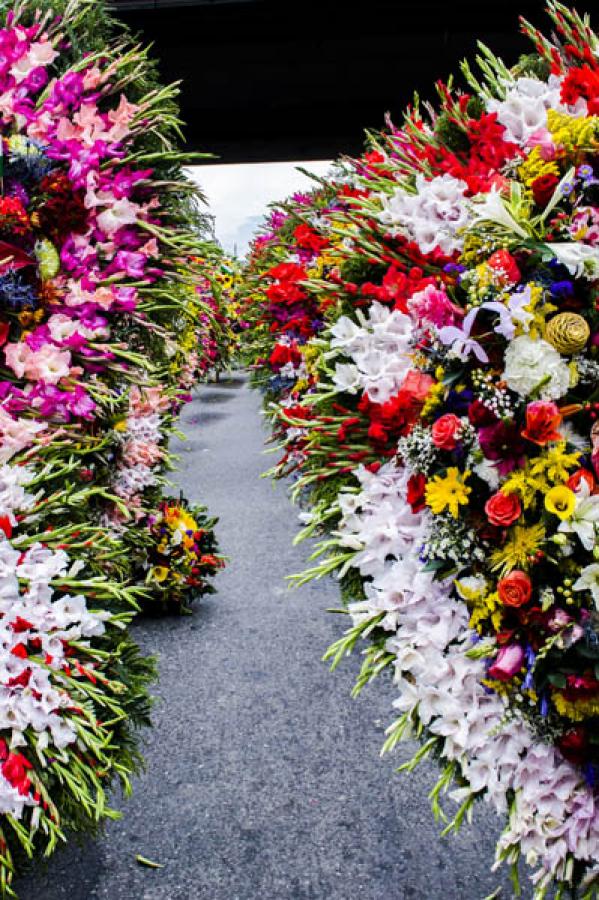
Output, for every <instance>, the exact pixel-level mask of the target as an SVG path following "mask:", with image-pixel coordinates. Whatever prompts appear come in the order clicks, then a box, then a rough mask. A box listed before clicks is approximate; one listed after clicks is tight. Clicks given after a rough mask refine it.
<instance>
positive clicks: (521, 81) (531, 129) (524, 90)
mask: <svg viewBox="0 0 599 900" xmlns="http://www.w3.org/2000/svg"><path fill="white" fill-rule="evenodd" d="M560 90H561V81H560V79H559V78H558V77H557V76H556V75H550V77H549V80H548V81H546V82H545V81H539V80H537V79H536V78H517V79H516V80H515V81H513V82H511V83H510V84H508V85H507V90H506V94H505V98H504V99H503V100H497V99H495V98H494V97H493V98H491V99H489V100H487V110H488V111H489V112H491V113H493V112H494V113H497V121H498V122H500V123H501V125H503V126H504V128H505V135H504V137H505V139H506V141H511V142H512V143H514V144H518V145H519V146H520V147H524V146H526V145H527V144H528V143H529V141H530V139H531V138H532V137H533V136H534V137H537V136H538V137H542V135H543V132H545V131H546V130H547V110H548V109H555V110H557V111H559V112H568V113H569V114H570V115H573V114H574V115H576V114H579V115H585V112H586V103H585V102H584V101H583V102H582V104H580V103H579V104H578V105H577V107H576V108H571V107H568V106H565V105H564V104H563V103H562V102H561V99H560Z"/></svg>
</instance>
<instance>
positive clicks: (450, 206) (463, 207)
mask: <svg viewBox="0 0 599 900" xmlns="http://www.w3.org/2000/svg"><path fill="white" fill-rule="evenodd" d="M467 189H468V185H467V184H466V182H465V181H462V179H461V178H454V177H453V175H439V176H438V177H437V178H432V179H431V180H430V181H427V180H426V179H425V178H424V176H422V175H418V176H417V178H416V193H415V194H409V193H408V192H407V191H405V190H403V189H402V188H398V189H397V190H396V191H395V193H394V194H393V195H392V196H391V197H388V196H385V197H384V198H383V210H382V212H381V214H380V219H381V222H384V223H385V224H386V225H390V226H391V229H390V230H391V231H392V232H393V233H395V234H406V235H407V236H408V237H410V238H411V239H412V240H414V241H416V243H417V244H418V247H419V248H420V250H421V251H422V253H431V252H432V251H433V250H435V248H437V247H438V248H439V249H440V250H441V251H442V252H443V253H445V254H446V255H448V256H450V255H451V254H452V253H454V252H455V251H456V250H461V249H462V247H463V240H462V237H461V235H460V231H461V230H462V229H463V228H465V226H466V225H467V224H468V222H469V218H470V213H469V208H468V203H467V202H466V199H465V196H464V195H465V193H466V191H467Z"/></svg>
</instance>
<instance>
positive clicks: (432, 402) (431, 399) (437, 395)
mask: <svg viewBox="0 0 599 900" xmlns="http://www.w3.org/2000/svg"><path fill="white" fill-rule="evenodd" d="M445 390H446V388H445V385H444V384H442V383H439V384H433V385H432V386H431V387H430V388H429V392H428V394H427V395H426V399H425V401H424V406H423V407H422V410H421V412H420V416H421V418H423V419H426V418H427V416H428V415H430V413H432V412H433V410H435V409H436V408H437V407H438V406H439V404H440V403H442V402H443V398H444V396H445Z"/></svg>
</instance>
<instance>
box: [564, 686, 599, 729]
mask: <svg viewBox="0 0 599 900" xmlns="http://www.w3.org/2000/svg"><path fill="white" fill-rule="evenodd" d="M552 699H553V703H554V705H555V708H556V709H557V711H558V713H559V714H560V715H561V716H565V717H566V718H567V719H571V720H572V721H573V722H582V721H583V720H584V719H588V718H589V717H591V716H599V698H598V697H590V698H588V699H586V700H583V699H581V700H566V698H565V697H564V696H563V694H560V693H557V692H556V693H555V694H553V698H552Z"/></svg>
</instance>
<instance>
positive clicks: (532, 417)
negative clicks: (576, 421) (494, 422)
mask: <svg viewBox="0 0 599 900" xmlns="http://www.w3.org/2000/svg"><path fill="white" fill-rule="evenodd" d="M561 424H562V417H561V415H560V411H559V409H558V408H557V406H556V405H555V403H551V402H550V401H548V400H535V401H534V403H529V404H528V406H527V407H526V428H524V429H522V432H521V434H522V437H525V438H526V440H527V441H532V442H533V444H538V445H539V446H540V447H543V446H544V445H545V444H548V443H549V442H550V441H559V440H561V437H562V436H561V434H560V433H559V431H558V430H557V429H558V428H559V426H560V425H561Z"/></svg>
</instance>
